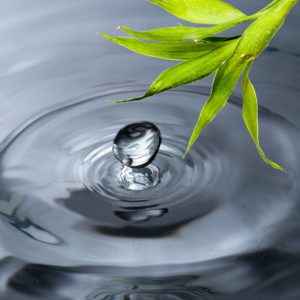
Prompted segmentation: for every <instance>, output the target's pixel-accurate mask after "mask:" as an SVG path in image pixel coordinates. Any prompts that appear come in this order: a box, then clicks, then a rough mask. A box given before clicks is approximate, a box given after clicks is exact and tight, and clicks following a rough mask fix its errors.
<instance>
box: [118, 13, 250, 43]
mask: <svg viewBox="0 0 300 300" xmlns="http://www.w3.org/2000/svg"><path fill="white" fill-rule="evenodd" d="M252 19H253V17H252V16H249V17H243V18H239V19H236V20H234V21H230V22H227V23H224V24H221V25H216V26H211V27H192V26H184V25H179V26H172V27H164V28H157V29H151V30H145V31H136V30H133V29H131V28H128V27H126V26H119V27H118V29H121V30H123V31H125V32H126V33H128V34H129V35H131V36H134V37H137V38H140V39H143V40H149V41H150V40H152V41H187V40H203V39H205V38H207V37H211V36H214V35H216V34H218V33H220V32H223V31H225V30H227V29H230V28H232V27H234V26H236V25H238V24H241V23H244V22H247V21H250V20H252Z"/></svg>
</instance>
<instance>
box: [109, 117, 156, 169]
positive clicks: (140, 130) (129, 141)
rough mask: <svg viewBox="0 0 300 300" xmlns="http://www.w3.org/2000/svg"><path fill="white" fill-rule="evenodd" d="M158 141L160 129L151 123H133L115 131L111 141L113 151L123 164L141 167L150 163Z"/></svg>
mask: <svg viewBox="0 0 300 300" xmlns="http://www.w3.org/2000/svg"><path fill="white" fill-rule="evenodd" d="M160 143H161V136H160V131H159V129H158V128H157V127H156V126H155V125H154V124H153V123H151V122H139V123H133V124H129V125H127V126H125V127H123V128H122V129H121V130H120V131H119V132H118V133H117V135H116V137H115V139H114V141H113V153H114V155H115V157H116V158H117V159H118V160H119V161H120V162H121V163H122V164H124V165H125V166H127V167H131V168H141V167H144V166H147V165H148V164H150V163H151V161H152V160H153V159H154V157H155V155H156V153H157V152H158V149H159V146H160Z"/></svg>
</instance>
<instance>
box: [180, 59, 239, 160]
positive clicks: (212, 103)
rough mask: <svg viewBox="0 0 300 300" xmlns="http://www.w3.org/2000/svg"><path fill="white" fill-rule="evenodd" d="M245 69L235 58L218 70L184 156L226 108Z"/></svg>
mask: <svg viewBox="0 0 300 300" xmlns="http://www.w3.org/2000/svg"><path fill="white" fill-rule="evenodd" d="M244 69H245V63H240V61H239V60H238V59H236V57H235V56H234V57H233V59H229V60H228V61H226V63H225V64H223V65H222V66H221V67H220V68H219V69H218V71H217V73H216V75H215V78H214V82H213V87H212V92H211V95H210V97H209V99H208V100H207V102H206V103H205V105H204V106H203V108H202V110H201V113H200V116H199V118H198V121H197V123H196V126H195V127H194V130H193V133H192V135H191V138H190V140H189V143H188V146H187V149H186V151H185V153H184V156H186V154H187V153H188V151H189V150H190V149H191V148H192V146H193V144H194V143H195V142H196V140H197V138H198V137H199V135H200V134H201V132H202V130H203V129H204V128H205V127H206V126H207V125H208V124H209V123H210V122H211V121H212V120H213V119H214V118H215V117H216V115H217V114H218V112H219V111H220V110H221V109H222V108H223V107H224V106H225V104H226V103H227V101H228V98H229V96H230V95H231V93H232V91H233V90H234V88H235V86H236V84H237V82H238V80H239V78H240V77H241V75H242V73H243V71H244Z"/></svg>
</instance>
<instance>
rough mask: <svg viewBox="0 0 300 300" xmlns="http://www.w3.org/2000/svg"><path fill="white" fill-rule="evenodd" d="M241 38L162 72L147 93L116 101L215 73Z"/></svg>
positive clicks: (169, 87) (158, 91)
mask: <svg viewBox="0 0 300 300" xmlns="http://www.w3.org/2000/svg"><path fill="white" fill-rule="evenodd" d="M238 40H239V39H236V40H232V41H230V42H229V43H228V44H226V45H225V46H223V47H219V48H217V49H215V50H213V51H211V52H209V53H208V54H206V55H205V56H201V57H198V58H194V59H191V60H188V61H185V62H183V63H180V64H178V65H176V66H174V67H172V68H169V69H167V70H165V71H164V72H162V73H161V74H160V75H159V76H158V77H157V78H156V79H155V80H154V81H153V83H152V84H151V86H150V88H149V89H148V91H147V92H146V94H145V95H143V96H141V97H138V98H132V99H128V100H121V101H114V103H122V102H131V101H137V100H142V99H144V98H147V97H150V96H153V95H155V94H158V93H161V92H163V91H166V90H169V89H172V88H175V87H178V86H181V85H184V84H188V83H191V82H194V81H196V80H199V79H202V78H204V77H206V76H208V75H210V74H211V73H213V72H214V71H215V70H216V69H217V68H218V67H219V66H220V65H221V64H222V63H223V62H224V61H225V60H226V59H227V58H228V57H229V56H231V55H232V52H233V51H234V49H235V47H236V45H237V43H238Z"/></svg>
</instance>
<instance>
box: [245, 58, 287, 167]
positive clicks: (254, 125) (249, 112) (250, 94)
mask: <svg viewBox="0 0 300 300" xmlns="http://www.w3.org/2000/svg"><path fill="white" fill-rule="evenodd" d="M251 65H252V63H249V64H248V65H247V67H246V70H245V73H244V76H243V80H242V88H243V119H244V122H245V125H246V127H247V129H248V131H249V133H250V135H251V137H252V139H253V141H254V143H255V146H256V148H257V151H258V153H259V155H260V156H261V158H262V159H263V161H264V162H265V163H267V164H269V165H270V166H271V167H273V168H275V169H278V170H281V171H284V169H283V168H282V167H280V166H279V165H278V164H276V163H274V162H273V161H271V160H269V159H268V158H267V157H266V155H265V153H264V152H263V150H262V148H261V146H260V144H259V129H258V104H257V97H256V93H255V89H254V87H253V85H252V83H251V81H250V80H249V71H250V69H251Z"/></svg>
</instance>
